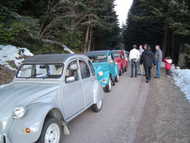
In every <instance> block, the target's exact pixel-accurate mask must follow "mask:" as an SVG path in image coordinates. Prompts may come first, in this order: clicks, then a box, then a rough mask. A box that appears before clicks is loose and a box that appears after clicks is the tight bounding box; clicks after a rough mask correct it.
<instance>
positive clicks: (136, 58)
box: [129, 45, 140, 77]
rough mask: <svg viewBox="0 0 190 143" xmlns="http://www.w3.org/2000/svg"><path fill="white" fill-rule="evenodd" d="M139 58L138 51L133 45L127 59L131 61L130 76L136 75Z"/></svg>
mask: <svg viewBox="0 0 190 143" xmlns="http://www.w3.org/2000/svg"><path fill="white" fill-rule="evenodd" d="M139 60H140V52H139V50H137V45H133V49H132V50H131V51H130V53H129V61H130V63H131V77H134V76H135V77H137V73H138V71H137V70H138V62H139Z"/></svg>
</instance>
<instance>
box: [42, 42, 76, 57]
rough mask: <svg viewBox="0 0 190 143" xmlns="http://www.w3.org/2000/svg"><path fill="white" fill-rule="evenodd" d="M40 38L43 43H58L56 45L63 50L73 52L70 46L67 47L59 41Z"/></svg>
mask: <svg viewBox="0 0 190 143" xmlns="http://www.w3.org/2000/svg"><path fill="white" fill-rule="evenodd" d="M41 40H42V42H44V43H49V44H54V45H58V46H60V47H62V48H63V49H64V51H67V52H69V53H71V54H74V52H73V51H72V50H71V49H70V48H68V47H67V46H66V45H64V44H62V43H61V42H58V41H53V40H49V39H41Z"/></svg>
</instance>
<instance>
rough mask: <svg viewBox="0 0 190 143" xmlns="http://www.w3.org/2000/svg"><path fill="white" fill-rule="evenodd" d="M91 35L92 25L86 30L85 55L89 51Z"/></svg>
mask: <svg viewBox="0 0 190 143" xmlns="http://www.w3.org/2000/svg"><path fill="white" fill-rule="evenodd" d="M89 33H90V25H88V26H87V29H86V36H85V41H84V53H86V52H87V51H88V40H89Z"/></svg>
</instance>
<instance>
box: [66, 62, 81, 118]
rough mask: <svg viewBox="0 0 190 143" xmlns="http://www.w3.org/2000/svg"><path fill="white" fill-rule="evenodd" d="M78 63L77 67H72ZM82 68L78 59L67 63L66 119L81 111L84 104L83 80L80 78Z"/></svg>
mask: <svg viewBox="0 0 190 143" xmlns="http://www.w3.org/2000/svg"><path fill="white" fill-rule="evenodd" d="M73 65H76V66H77V68H76V69H75V68H73V69H72V68H71V67H72V66H73ZM79 70H80V68H79V64H78V61H77V60H72V61H71V62H69V64H68V65H66V71H65V86H64V89H63V96H64V97H63V111H64V116H65V118H66V119H68V118H72V116H74V115H75V114H77V113H78V112H80V111H81V110H82V108H83V106H84V95H83V91H82V90H81V89H82V81H81V78H80V76H79V75H80V71H79Z"/></svg>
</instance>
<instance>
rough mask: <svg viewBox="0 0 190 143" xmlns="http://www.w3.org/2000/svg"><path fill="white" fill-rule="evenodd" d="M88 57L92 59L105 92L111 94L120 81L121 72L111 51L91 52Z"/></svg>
mask: <svg viewBox="0 0 190 143" xmlns="http://www.w3.org/2000/svg"><path fill="white" fill-rule="evenodd" d="M86 55H87V56H88V57H89V58H90V59H91V61H92V63H93V66H94V69H95V72H96V77H97V79H98V81H99V82H100V84H101V85H102V87H103V89H104V91H105V92H110V91H111V89H112V85H115V82H118V81H119V70H118V66H117V64H116V63H115V62H114V59H113V55H112V52H111V51H110V50H105V51H91V52H88V53H87V54H86Z"/></svg>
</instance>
